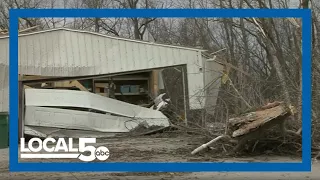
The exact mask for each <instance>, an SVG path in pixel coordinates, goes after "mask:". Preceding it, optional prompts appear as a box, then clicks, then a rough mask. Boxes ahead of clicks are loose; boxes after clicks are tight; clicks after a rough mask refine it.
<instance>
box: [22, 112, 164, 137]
mask: <svg viewBox="0 0 320 180" xmlns="http://www.w3.org/2000/svg"><path fill="white" fill-rule="evenodd" d="M142 122H147V124H148V125H149V126H152V125H157V126H169V122H168V119H167V118H156V119H154V118H129V117H121V116H115V115H111V114H100V113H93V112H85V111H77V110H69V109H59V108H47V107H35V106H27V107H26V113H25V125H29V126H43V127H56V128H67V129H81V130H88V131H99V132H129V131H130V130H131V129H132V128H135V127H136V126H137V125H138V124H140V123H142Z"/></svg>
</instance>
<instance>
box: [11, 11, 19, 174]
mask: <svg viewBox="0 0 320 180" xmlns="http://www.w3.org/2000/svg"><path fill="white" fill-rule="evenodd" d="M9 17H10V18H9V25H10V29H9V30H10V31H9V57H10V58H9V114H10V116H9V123H10V140H9V150H10V153H9V158H10V164H9V168H10V170H11V169H14V167H15V166H16V165H17V164H18V142H19V141H18V140H19V139H18V112H19V111H18V108H19V107H18V104H19V97H18V95H19V94H18V17H17V16H16V15H15V13H14V11H12V10H11V9H10V10H9Z"/></svg>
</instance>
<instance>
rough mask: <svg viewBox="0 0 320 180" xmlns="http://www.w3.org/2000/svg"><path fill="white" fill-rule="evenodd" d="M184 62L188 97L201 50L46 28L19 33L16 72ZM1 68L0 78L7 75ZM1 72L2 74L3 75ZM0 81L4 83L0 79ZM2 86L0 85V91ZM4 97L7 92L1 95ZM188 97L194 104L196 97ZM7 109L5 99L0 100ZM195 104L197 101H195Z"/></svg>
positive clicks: (61, 72) (70, 72)
mask: <svg viewBox="0 0 320 180" xmlns="http://www.w3.org/2000/svg"><path fill="white" fill-rule="evenodd" d="M0 54H1V56H0V64H2V65H3V66H4V67H3V68H5V69H6V68H7V65H8V59H9V58H8V38H0ZM182 64H187V71H188V80H189V83H188V88H189V95H190V96H191V97H193V99H194V96H197V95H196V94H195V92H198V91H199V89H203V87H204V83H203V72H200V71H199V67H201V66H202V57H201V51H200V50H196V49H189V48H181V47H170V46H165V45H158V44H153V43H146V42H139V41H133V40H126V39H122V38H115V37H107V36H103V35H98V34H94V33H90V32H81V31H76V30H67V29H59V30H50V31H46V32H41V33H34V34H28V35H22V36H20V37H19V72H20V74H28V75H43V76H81V75H98V74H107V73H117V72H124V71H134V70H142V69H150V68H161V67H166V66H176V65H182ZM3 72H4V71H1V77H0V79H1V81H3V79H8V78H7V77H8V75H7V71H6V73H3ZM4 76H5V77H6V78H4ZM0 83H1V82H0ZM1 84H4V83H1ZM4 89H7V85H6V87H2V88H1V92H2V91H3V92H4V91H5V90H4ZM4 96H5V97H7V92H4V95H2V97H1V98H2V100H3V99H4ZM193 99H190V105H191V104H193V105H192V107H193V108H197V107H198V105H199V102H198V101H195V100H193ZM2 104H3V105H2V109H1V108H0V111H5V110H7V102H5V101H4V103H3V102H2ZM197 104H198V105H197Z"/></svg>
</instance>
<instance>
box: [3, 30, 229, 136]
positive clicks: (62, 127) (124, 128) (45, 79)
mask: <svg viewBox="0 0 320 180" xmlns="http://www.w3.org/2000/svg"><path fill="white" fill-rule="evenodd" d="M8 40H9V38H8V37H7V36H4V37H0V47H1V48H0V51H1V52H0V53H1V54H2V56H0V81H1V82H0V112H8V107H9V105H8V97H9V91H8V66H9V55H8V53H9V46H8ZM223 67H224V66H223V64H222V63H220V62H218V61H216V60H214V58H213V57H212V56H210V55H209V54H206V52H205V51H204V50H201V49H193V48H186V47H179V46H170V45H163V44H156V43H152V42H144V41H137V40H131V39H124V38H119V37H112V36H106V35H103V34H98V33H94V32H87V31H79V30H72V29H65V28H59V29H50V30H46V31H38V32H32V33H25V34H20V35H19V83H20V84H19V88H20V89H19V100H20V102H21V103H19V104H20V107H19V112H20V114H19V125H20V127H19V133H20V134H19V136H20V137H23V136H24V135H25V134H26V135H32V136H39V137H48V136H68V137H79V136H90V137H92V136H107V135H106V134H108V135H110V134H114V133H125V132H128V131H130V130H131V129H134V128H135V127H137V126H138V125H139V124H141V123H146V124H147V125H148V126H160V127H168V126H169V125H170V120H169V118H168V117H167V116H166V115H165V114H164V113H162V112H161V111H160V110H159V109H160V108H161V107H160V106H162V105H165V104H167V103H168V102H170V103H173V104H174V103H175V104H177V105H176V106H178V104H179V106H181V107H180V111H179V113H178V115H179V116H180V117H181V120H182V121H184V122H185V123H187V122H188V113H189V112H190V111H193V110H199V109H200V110H201V109H205V110H206V111H207V112H210V113H213V112H214V108H213V107H214V105H215V103H216V99H217V94H218V88H216V91H212V90H211V91H210V92H209V91H208V90H207V89H210V87H211V86H215V87H219V84H220V81H219V80H218V81H217V80H216V79H219V77H220V76H221V74H220V73H221V72H222V70H223ZM207 69H210V70H207ZM173 73H175V74H179V75H181V78H180V79H179V80H172V77H171V76H172V74H173ZM170 79H171V81H169V80H170ZM213 82H214V83H213ZM175 84H176V86H177V87H178V88H179V90H180V91H179V92H178V93H179V96H181V98H180V99H178V98H177V95H175V94H174V92H173V89H175V90H177V89H178V88H177V87H174V86H173V85H175ZM170 85H171V86H170ZM110 87H112V88H110ZM111 89H112V91H111ZM164 94H165V95H166V98H161V97H163V95H164ZM157 97H158V98H157ZM159 97H160V100H159ZM157 100H158V101H157Z"/></svg>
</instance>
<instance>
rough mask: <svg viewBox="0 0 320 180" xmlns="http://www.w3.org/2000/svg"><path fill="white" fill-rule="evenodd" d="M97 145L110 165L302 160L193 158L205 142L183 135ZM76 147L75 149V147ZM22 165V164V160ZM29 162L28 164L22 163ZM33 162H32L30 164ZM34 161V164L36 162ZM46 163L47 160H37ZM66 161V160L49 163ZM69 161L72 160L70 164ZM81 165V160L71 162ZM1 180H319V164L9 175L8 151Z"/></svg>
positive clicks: (1, 158) (0, 166)
mask: <svg viewBox="0 0 320 180" xmlns="http://www.w3.org/2000/svg"><path fill="white" fill-rule="evenodd" d="M97 141H98V142H97V144H96V146H98V145H105V146H106V147H108V148H109V150H110V157H109V159H108V160H107V161H109V162H112V161H113V162H142V161H143V162H147V161H149V162H170V161H171V162H186V161H189V162H190V161H207V162H208V161H212V162H221V161H234V162H235V161H242V162H261V161H266V162H270V161H273V162H276V161H278V162H299V161H301V159H299V158H294V157H284V156H275V155H270V154H269V155H264V156H261V155H260V156H255V157H237V158H236V157H228V158H227V157H226V158H221V155H219V154H214V153H208V152H206V153H201V154H200V155H194V156H191V155H190V153H191V151H192V150H193V149H194V148H196V147H198V146H199V145H201V144H202V142H203V139H202V138H200V137H199V138H195V137H194V136H188V135H181V134H167V135H152V136H144V137H135V138H133V137H131V138H125V137H121V138H119V137H118V138H108V139H98V140H97ZM75 146H76V145H75ZM20 161H21V160H20ZM23 161H26V160H23ZM28 161H30V160H28ZM33 161H35V160H33ZM38 161H41V162H45V161H48V160H45V159H41V160H38ZM50 161H51V162H52V161H55V162H57V161H63V160H50ZM64 161H66V160H64ZM68 161H70V160H68ZM72 161H78V160H72ZM0 179H24V180H27V179H28V180H32V179H39V180H40V179H48V180H49V179H50V180H51V179H61V180H62V179H63V180H64V179H65V180H72V179H75V180H76V179H94V180H109V179H110V180H111V179H112V180H113V179H115V180H133V179H141V180H147V179H161V180H167V179H168V180H169V179H173V180H180V179H181V180H182V179H208V180H209V179H221V180H227V179H230V180H231V179H246V180H251V179H252V180H254V179H278V180H284V179H290V180H295V179H297V180H300V179H320V163H318V162H315V163H314V164H313V165H312V172H311V173H220V172H219V173H218V172H216V173H10V172H9V171H8V149H0Z"/></svg>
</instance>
